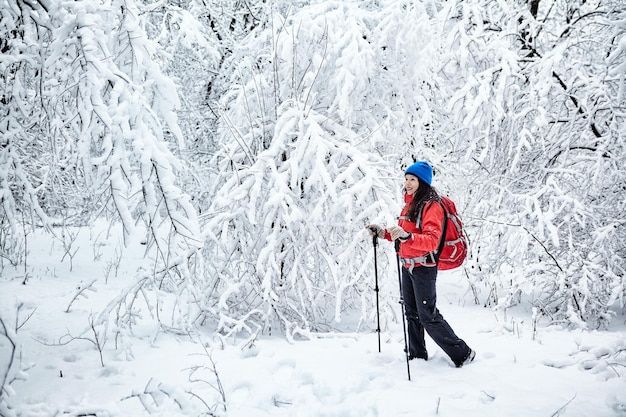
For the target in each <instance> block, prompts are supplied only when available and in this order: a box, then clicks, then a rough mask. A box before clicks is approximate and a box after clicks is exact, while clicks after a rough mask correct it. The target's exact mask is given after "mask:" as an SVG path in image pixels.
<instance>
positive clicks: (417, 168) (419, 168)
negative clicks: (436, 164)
mask: <svg viewBox="0 0 626 417" xmlns="http://www.w3.org/2000/svg"><path fill="white" fill-rule="evenodd" d="M404 174H405V175H406V174H411V175H415V176H416V177H417V178H419V179H421V180H422V181H424V182H425V183H426V184H428V185H430V183H431V182H432V180H433V167H431V166H430V164H429V163H428V162H425V161H417V162H416V163H414V164H413V165H411V166H410V167H408V168H407V169H406V171H404Z"/></svg>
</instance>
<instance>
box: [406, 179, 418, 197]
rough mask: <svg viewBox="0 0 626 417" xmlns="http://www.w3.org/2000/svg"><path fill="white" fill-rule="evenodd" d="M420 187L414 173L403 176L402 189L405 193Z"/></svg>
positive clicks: (412, 191)
mask: <svg viewBox="0 0 626 417" xmlns="http://www.w3.org/2000/svg"><path fill="white" fill-rule="evenodd" d="M418 188H420V182H419V180H418V179H417V177H416V176H415V175H411V174H406V175H405V176H404V189H405V190H406V193H407V194H414V193H415V192H416V191H417V189H418Z"/></svg>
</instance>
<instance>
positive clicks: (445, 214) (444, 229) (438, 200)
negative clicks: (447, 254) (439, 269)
mask: <svg viewBox="0 0 626 417" xmlns="http://www.w3.org/2000/svg"><path fill="white" fill-rule="evenodd" d="M431 201H434V202H436V203H439V205H440V206H441V209H442V210H443V224H442V225H441V237H440V238H439V246H437V250H435V251H433V252H430V253H428V255H430V256H431V257H432V259H433V262H434V263H435V264H438V263H439V255H440V254H441V251H442V250H443V247H444V245H445V243H446V232H447V229H448V211H447V210H446V205H445V204H443V202H442V201H441V198H433V199H432V200H430V201H428V202H427V203H426V204H428V203H430V202H431ZM426 204H424V207H422V210H420V212H419V214H418V216H417V221H416V222H415V223H416V225H417V228H418V229H419V230H422V212H423V211H424V209H425V208H426Z"/></svg>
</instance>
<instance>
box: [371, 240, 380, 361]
mask: <svg viewBox="0 0 626 417" xmlns="http://www.w3.org/2000/svg"><path fill="white" fill-rule="evenodd" d="M372 243H373V244H374V291H375V292H376V325H377V327H376V333H378V353H380V311H379V308H378V292H379V289H378V260H377V259H376V258H377V257H376V246H378V234H377V233H376V232H374V235H373V237H372Z"/></svg>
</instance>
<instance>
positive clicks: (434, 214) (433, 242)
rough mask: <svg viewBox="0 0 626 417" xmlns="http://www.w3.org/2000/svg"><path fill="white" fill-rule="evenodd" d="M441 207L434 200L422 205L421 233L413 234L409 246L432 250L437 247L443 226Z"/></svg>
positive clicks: (426, 250) (416, 248) (421, 249)
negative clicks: (424, 205)
mask: <svg viewBox="0 0 626 417" xmlns="http://www.w3.org/2000/svg"><path fill="white" fill-rule="evenodd" d="M443 215H444V214H443V207H441V204H439V203H438V202H436V201H432V202H430V203H428V204H427V205H426V207H424V212H423V213H422V230H421V233H420V232H417V233H414V234H413V238H412V239H410V240H409V242H407V243H409V244H410V246H411V248H413V249H415V250H420V251H425V252H432V251H434V250H436V249H437V248H438V247H439V240H440V239H441V234H442V226H443Z"/></svg>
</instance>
